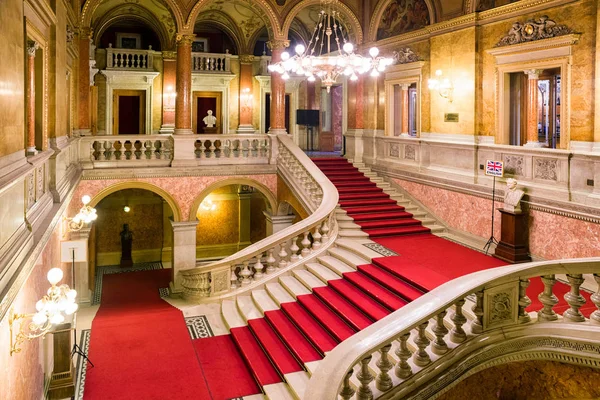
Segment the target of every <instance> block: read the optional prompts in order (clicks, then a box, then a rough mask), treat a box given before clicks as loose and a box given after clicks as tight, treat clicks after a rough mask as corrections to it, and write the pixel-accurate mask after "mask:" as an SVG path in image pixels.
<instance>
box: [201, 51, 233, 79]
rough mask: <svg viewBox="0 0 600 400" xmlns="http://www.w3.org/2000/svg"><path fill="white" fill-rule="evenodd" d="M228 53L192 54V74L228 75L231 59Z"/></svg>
mask: <svg viewBox="0 0 600 400" xmlns="http://www.w3.org/2000/svg"><path fill="white" fill-rule="evenodd" d="M232 57H233V56H232V55H231V54H229V52H227V53H225V54H220V53H196V52H194V53H192V72H202V73H220V74H223V73H230V72H231V58H232Z"/></svg>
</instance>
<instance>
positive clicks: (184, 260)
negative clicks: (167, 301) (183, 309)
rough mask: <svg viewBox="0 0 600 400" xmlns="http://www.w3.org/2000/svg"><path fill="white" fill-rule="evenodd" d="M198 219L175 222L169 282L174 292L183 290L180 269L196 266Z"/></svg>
mask: <svg viewBox="0 0 600 400" xmlns="http://www.w3.org/2000/svg"><path fill="white" fill-rule="evenodd" d="M197 225H198V220H195V221H184V222H174V221H173V220H171V226H172V227H173V248H172V255H171V283H170V284H169V287H170V290H171V293H172V294H179V293H181V292H183V288H182V286H181V277H180V276H179V271H181V270H182V269H189V268H194V267H195V266H196V226H197Z"/></svg>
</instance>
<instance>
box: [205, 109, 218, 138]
mask: <svg viewBox="0 0 600 400" xmlns="http://www.w3.org/2000/svg"><path fill="white" fill-rule="evenodd" d="M207 114H208V115H207V116H206V117H204V118H203V119H202V121H203V122H204V124H205V125H206V126H205V127H204V133H217V127H216V126H215V124H216V123H217V117H215V116H214V115H213V112H212V110H208V111H207Z"/></svg>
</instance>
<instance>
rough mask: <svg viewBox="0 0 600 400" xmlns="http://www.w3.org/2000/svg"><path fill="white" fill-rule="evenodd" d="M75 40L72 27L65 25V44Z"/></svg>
mask: <svg viewBox="0 0 600 400" xmlns="http://www.w3.org/2000/svg"><path fill="white" fill-rule="evenodd" d="M74 39H75V31H74V30H73V27H72V26H71V25H69V24H67V43H68V44H71V43H73V41H74Z"/></svg>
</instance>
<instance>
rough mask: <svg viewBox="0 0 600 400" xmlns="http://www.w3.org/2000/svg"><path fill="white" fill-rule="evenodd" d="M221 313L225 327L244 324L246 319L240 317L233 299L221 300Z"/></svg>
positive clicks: (235, 326)
mask: <svg viewBox="0 0 600 400" xmlns="http://www.w3.org/2000/svg"><path fill="white" fill-rule="evenodd" d="M221 315H223V320H225V325H227V329H231V328H239V327H240V326H246V321H244V318H242V315H241V314H240V312H239V310H238V308H237V305H236V303H235V301H234V300H223V302H222V303H221Z"/></svg>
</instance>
